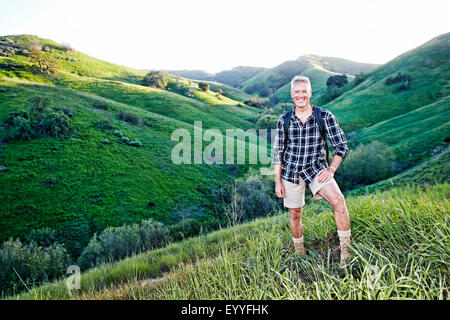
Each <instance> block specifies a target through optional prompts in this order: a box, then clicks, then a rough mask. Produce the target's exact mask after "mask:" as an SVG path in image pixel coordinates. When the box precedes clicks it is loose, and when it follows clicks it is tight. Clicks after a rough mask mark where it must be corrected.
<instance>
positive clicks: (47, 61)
mask: <svg viewBox="0 0 450 320" xmlns="http://www.w3.org/2000/svg"><path fill="white" fill-rule="evenodd" d="M29 57H30V60H31V63H32V66H33V68H34V69H35V70H37V71H38V72H40V73H42V74H46V75H54V74H56V73H57V71H58V61H57V60H56V59H55V58H54V57H53V56H51V55H49V54H45V53H43V52H42V51H40V50H31V52H30V54H29Z"/></svg>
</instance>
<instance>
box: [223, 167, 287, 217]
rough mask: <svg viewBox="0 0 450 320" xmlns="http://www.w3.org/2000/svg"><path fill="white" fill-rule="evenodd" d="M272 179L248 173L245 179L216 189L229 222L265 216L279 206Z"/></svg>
mask: <svg viewBox="0 0 450 320" xmlns="http://www.w3.org/2000/svg"><path fill="white" fill-rule="evenodd" d="M274 189H275V184H274V182H273V179H271V178H267V177H263V176H260V175H257V174H251V173H250V174H249V175H248V176H247V178H245V179H236V180H235V182H234V183H232V184H231V185H230V186H227V187H225V188H223V189H221V190H216V195H215V196H216V197H217V198H219V199H221V200H222V201H223V202H224V203H225V204H226V205H225V215H226V216H227V218H228V221H229V223H230V224H237V223H242V222H245V221H248V220H253V219H255V218H258V217H265V216H267V215H268V214H269V213H271V212H273V211H274V210H276V209H278V208H279V205H278V202H277V201H276V200H275V192H274Z"/></svg>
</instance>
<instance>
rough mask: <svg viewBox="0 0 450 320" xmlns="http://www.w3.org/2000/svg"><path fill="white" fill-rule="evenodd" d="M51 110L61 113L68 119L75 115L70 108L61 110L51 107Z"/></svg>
mask: <svg viewBox="0 0 450 320" xmlns="http://www.w3.org/2000/svg"><path fill="white" fill-rule="evenodd" d="M53 110H55V111H57V112H58V111H62V112H63V113H64V114H65V115H66V116H68V117H69V118H73V117H74V116H75V115H76V112H75V111H73V109H72V108H61V107H53Z"/></svg>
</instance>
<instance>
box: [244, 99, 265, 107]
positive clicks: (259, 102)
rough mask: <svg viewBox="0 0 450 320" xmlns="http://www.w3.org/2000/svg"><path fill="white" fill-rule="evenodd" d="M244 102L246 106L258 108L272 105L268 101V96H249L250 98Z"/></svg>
mask: <svg viewBox="0 0 450 320" xmlns="http://www.w3.org/2000/svg"><path fill="white" fill-rule="evenodd" d="M244 103H245V104H246V105H248V106H251V107H255V108H259V109H262V108H265V107H269V106H271V105H272V104H271V103H270V101H269V98H258V97H254V98H251V99H250V100H247V101H245V102H244Z"/></svg>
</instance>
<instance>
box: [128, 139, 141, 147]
mask: <svg viewBox="0 0 450 320" xmlns="http://www.w3.org/2000/svg"><path fill="white" fill-rule="evenodd" d="M127 144H128V145H129V146H134V147H142V143H141V142H140V141H138V140H135V141H129V142H128V143H127Z"/></svg>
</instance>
